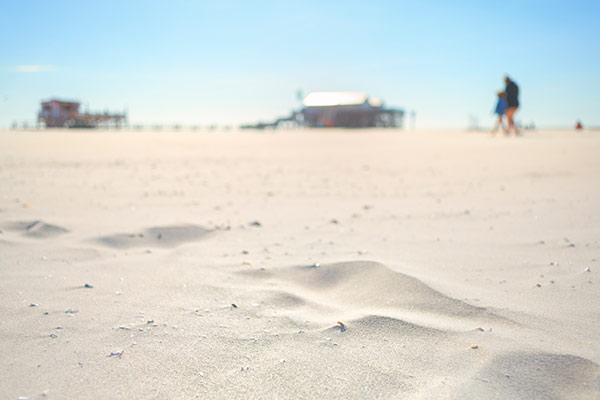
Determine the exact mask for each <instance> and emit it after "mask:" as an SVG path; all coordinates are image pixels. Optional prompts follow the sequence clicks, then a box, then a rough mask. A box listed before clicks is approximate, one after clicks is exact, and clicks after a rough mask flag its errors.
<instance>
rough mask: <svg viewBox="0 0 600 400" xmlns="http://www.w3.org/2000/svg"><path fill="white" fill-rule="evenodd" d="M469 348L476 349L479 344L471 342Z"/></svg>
mask: <svg viewBox="0 0 600 400" xmlns="http://www.w3.org/2000/svg"><path fill="white" fill-rule="evenodd" d="M471 348H472V349H478V348H479V345H476V344H472V345H471Z"/></svg>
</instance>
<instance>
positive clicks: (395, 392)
mask: <svg viewBox="0 0 600 400" xmlns="http://www.w3.org/2000/svg"><path fill="white" fill-rule="evenodd" d="M599 154H600V134H598V133H593V132H581V133H574V132H543V131H542V132H535V133H525V135H523V136H522V137H518V138H515V137H509V138H506V137H503V136H497V137H491V136H490V135H488V134H483V133H467V132H402V131H393V130H390V131H375V130H373V131H369V130H348V131H344V130H334V131H325V130H322V131H318V130H317V131H297V132H276V133H274V132H235V131H230V132H100V131H79V132H78V131H60V130H59V131H46V132H0V229H1V233H0V293H1V295H2V302H1V304H0V320H1V321H2V323H0V350H1V354H2V363H0V397H1V398H3V399H17V398H19V397H27V398H29V399H40V398H49V399H75V398H77V399H98V398H107V399H108V398H110V399H133V398H142V399H143V398H159V399H167V398H168V399H171V398H177V399H187V398H202V399H205V398H215V399H222V398H228V399H229V398H231V399H235V398H243V399H247V398H260V399H264V398H293V399H296V398H305V399H311V398H316V399H323V398H344V399H354V398H356V399H365V398H402V399H431V398H442V399H455V398H461V399H493V398H506V399H535V398H540V399H555V398H558V399H578V398H581V399H591V398H600V367H599V364H600V341H599V340H598V338H599V337H600V290H599V285H600V279H599V275H598V273H599V271H600V178H599V175H598V174H599V172H598V171H600V157H599V156H598V155H599ZM86 284H87V285H88V286H92V287H85V285H86ZM67 311H69V312H67ZM111 353H112V354H113V356H111Z"/></svg>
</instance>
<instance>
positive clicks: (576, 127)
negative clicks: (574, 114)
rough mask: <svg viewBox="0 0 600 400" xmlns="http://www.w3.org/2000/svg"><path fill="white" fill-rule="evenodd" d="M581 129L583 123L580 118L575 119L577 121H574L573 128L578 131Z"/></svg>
mask: <svg viewBox="0 0 600 400" xmlns="http://www.w3.org/2000/svg"><path fill="white" fill-rule="evenodd" d="M582 129H583V124H582V123H581V121H580V120H577V122H576V123H575V130H576V131H580V130H582Z"/></svg>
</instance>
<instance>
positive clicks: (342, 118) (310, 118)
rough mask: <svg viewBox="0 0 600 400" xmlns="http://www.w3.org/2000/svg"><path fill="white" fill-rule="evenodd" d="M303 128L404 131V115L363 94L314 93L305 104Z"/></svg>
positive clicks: (309, 95)
mask: <svg viewBox="0 0 600 400" xmlns="http://www.w3.org/2000/svg"><path fill="white" fill-rule="evenodd" d="M302 105H303V109H302V111H301V115H302V119H303V124H304V125H305V126H311V127H344V128H368V127H380V128H391V127H402V122H403V117H404V111H403V110H398V109H389V108H385V107H384V105H383V101H382V100H381V99H379V98H377V97H368V96H367V95H366V94H365V93H362V92H312V93H309V94H308V95H307V96H306V97H305V98H304V101H303V102H302Z"/></svg>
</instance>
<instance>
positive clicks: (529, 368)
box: [457, 353, 600, 399]
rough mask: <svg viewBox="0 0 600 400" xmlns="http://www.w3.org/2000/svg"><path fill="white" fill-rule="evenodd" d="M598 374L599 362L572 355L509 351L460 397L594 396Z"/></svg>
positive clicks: (491, 363)
mask: <svg viewBox="0 0 600 400" xmlns="http://www.w3.org/2000/svg"><path fill="white" fill-rule="evenodd" d="M598 374H600V367H599V366H598V365H597V364H595V363H593V362H592V361H589V360H586V359H584V358H580V357H576V356H572V355H564V354H548V353H508V354H502V355H499V356H497V357H495V358H493V359H492V360H490V361H489V362H488V363H487V365H486V366H485V367H484V368H483V369H482V370H481V371H479V373H477V375H476V376H477V379H471V380H469V383H468V384H465V385H464V386H463V387H461V388H460V390H459V393H457V397H463V398H468V397H470V398H472V397H477V398H488V399H489V398H507V399H556V398H586V399H592V398H597V397H595V396H598V395H599V391H600V376H599V375H598ZM474 394H476V396H474Z"/></svg>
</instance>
